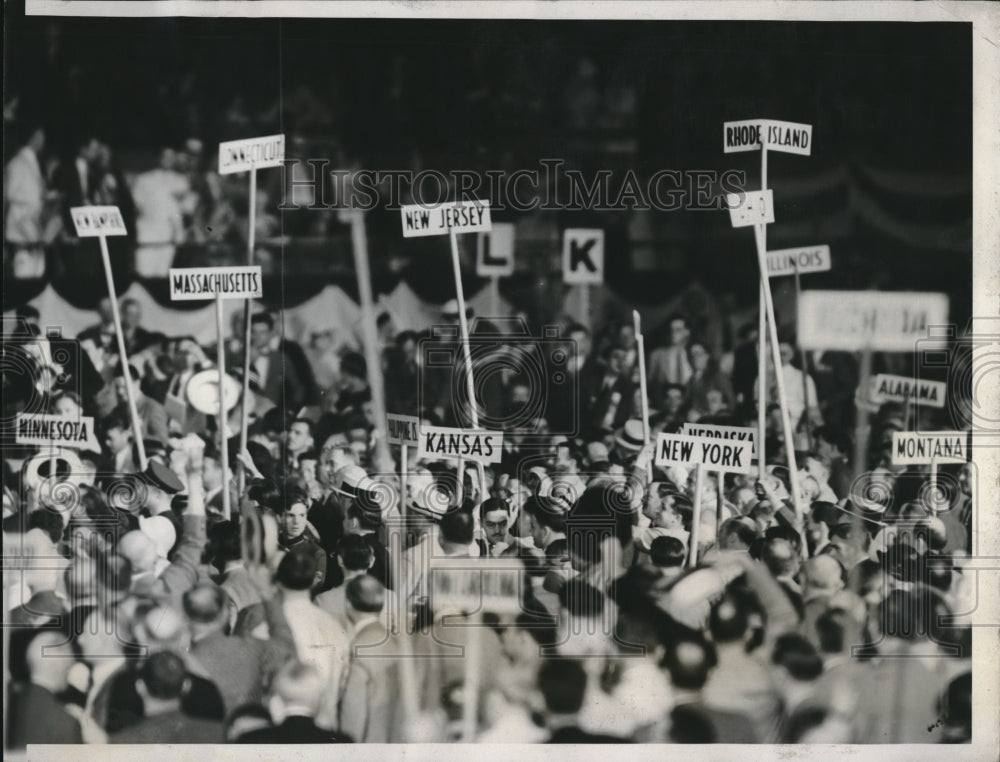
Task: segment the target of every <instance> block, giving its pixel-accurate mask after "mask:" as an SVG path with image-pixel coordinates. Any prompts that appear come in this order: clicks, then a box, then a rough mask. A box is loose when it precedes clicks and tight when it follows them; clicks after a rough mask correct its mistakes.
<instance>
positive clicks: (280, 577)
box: [276, 549, 319, 592]
mask: <svg viewBox="0 0 1000 762" xmlns="http://www.w3.org/2000/svg"><path fill="white" fill-rule="evenodd" d="M318 570H319V562H318V561H317V560H316V557H315V556H314V555H313V554H312V553H311V552H309V551H308V550H299V549H293V550H290V551H288V552H287V553H285V555H284V557H283V558H282V559H281V561H280V562H279V563H278V573H277V575H276V579H277V582H278V584H279V585H280V586H281V587H282V588H283V589H284V590H286V591H290V592H303V591H308V590H309V589H310V588H311V587H312V586H313V583H314V582H315V581H316V575H317V572H318Z"/></svg>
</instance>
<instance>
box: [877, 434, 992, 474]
mask: <svg viewBox="0 0 1000 762" xmlns="http://www.w3.org/2000/svg"><path fill="white" fill-rule="evenodd" d="M971 458H972V432H969V431H934V432H927V433H917V432H911V431H894V432H892V464H893V465H894V466H915V465H928V464H929V463H931V461H937V462H938V463H939V464H940V463H967V462H968V461H969V460H971Z"/></svg>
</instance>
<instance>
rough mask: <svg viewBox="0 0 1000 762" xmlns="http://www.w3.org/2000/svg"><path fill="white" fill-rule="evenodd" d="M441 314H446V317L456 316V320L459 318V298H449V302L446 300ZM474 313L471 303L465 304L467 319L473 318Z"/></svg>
mask: <svg viewBox="0 0 1000 762" xmlns="http://www.w3.org/2000/svg"><path fill="white" fill-rule="evenodd" d="M441 314H442V315H444V316H445V317H446V318H454V319H455V320H457V319H458V300H457V299H449V300H448V301H447V302H445V303H444V306H443V307H442V308H441ZM472 315H473V312H472V307H470V306H469V305H465V318H466V320H468V319H469V318H471V317H472Z"/></svg>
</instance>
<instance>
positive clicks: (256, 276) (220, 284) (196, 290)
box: [170, 265, 264, 302]
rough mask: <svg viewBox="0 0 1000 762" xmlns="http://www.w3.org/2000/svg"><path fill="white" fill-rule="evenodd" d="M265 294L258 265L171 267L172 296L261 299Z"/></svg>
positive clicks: (192, 298)
mask: <svg viewBox="0 0 1000 762" xmlns="http://www.w3.org/2000/svg"><path fill="white" fill-rule="evenodd" d="M263 295H264V291H263V286H262V283H261V269H260V266H259V265H254V266H252V267H181V268H177V267H171V268H170V299H171V300H172V301H175V302H178V301H180V302H183V301H194V300H198V299H215V298H216V297H222V298H223V299H259V298H260V297H262V296H263Z"/></svg>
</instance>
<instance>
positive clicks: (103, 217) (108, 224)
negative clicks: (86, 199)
mask: <svg viewBox="0 0 1000 762" xmlns="http://www.w3.org/2000/svg"><path fill="white" fill-rule="evenodd" d="M69 216H70V217H71V218H72V220H73V227H74V228H76V235H77V237H78V238H97V237H99V236H109V235H128V231H127V230H126V229H125V220H123V219H122V213H121V212H120V211H119V209H118V207H117V206H74V207H73V208H72V209H70V210H69Z"/></svg>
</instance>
